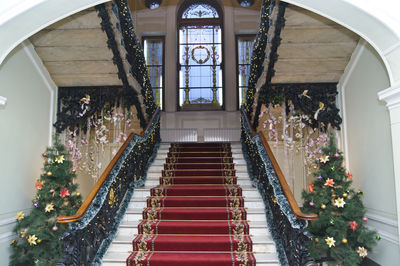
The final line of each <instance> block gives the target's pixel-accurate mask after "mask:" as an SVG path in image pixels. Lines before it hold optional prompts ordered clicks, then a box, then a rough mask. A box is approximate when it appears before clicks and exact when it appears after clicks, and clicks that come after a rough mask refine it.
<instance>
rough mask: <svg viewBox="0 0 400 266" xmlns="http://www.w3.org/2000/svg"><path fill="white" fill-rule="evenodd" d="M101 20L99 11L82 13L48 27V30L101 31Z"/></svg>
mask: <svg viewBox="0 0 400 266" xmlns="http://www.w3.org/2000/svg"><path fill="white" fill-rule="evenodd" d="M100 23H101V19H100V18H99V17H98V16H97V11H87V10H84V11H81V12H79V13H77V14H74V15H72V16H69V17H67V18H65V19H63V20H61V21H59V22H56V23H54V24H52V25H50V26H48V27H47V29H55V30H65V29H100V28H101V25H100Z"/></svg>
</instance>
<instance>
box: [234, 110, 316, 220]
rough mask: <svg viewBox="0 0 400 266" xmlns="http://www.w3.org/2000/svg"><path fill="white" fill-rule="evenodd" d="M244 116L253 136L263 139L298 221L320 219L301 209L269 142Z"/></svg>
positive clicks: (243, 113)
mask: <svg viewBox="0 0 400 266" xmlns="http://www.w3.org/2000/svg"><path fill="white" fill-rule="evenodd" d="M242 116H243V117H244V119H245V122H246V123H247V125H248V126H249V128H250V130H251V134H252V135H253V136H255V135H257V134H258V135H259V136H260V138H261V141H262V143H263V144H264V148H265V150H266V151H267V154H268V157H269V159H270V161H271V164H272V167H273V168H274V171H275V173H276V176H277V177H278V180H279V182H280V184H281V187H282V190H283V193H284V194H285V196H286V199H287V201H288V203H289V206H290V209H291V210H292V212H293V214H294V215H295V216H296V217H297V218H298V219H302V220H316V219H318V215H317V214H315V213H308V214H307V213H303V212H302V211H301V210H300V208H299V205H298V204H297V201H296V199H295V198H294V196H293V193H292V191H291V189H290V187H289V185H288V183H287V182H286V178H285V176H284V175H283V173H282V170H281V168H280V167H279V164H278V161H277V160H276V158H275V155H274V154H273V152H272V150H271V147H270V146H269V144H268V141H267V140H266V139H265V137H264V134H262V133H260V132H258V133H257V132H256V131H254V129H253V127H252V126H251V124H250V122H249V118H248V117H247V115H246V114H245V112H242Z"/></svg>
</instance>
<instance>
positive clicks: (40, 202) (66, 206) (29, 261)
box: [10, 136, 82, 265]
mask: <svg viewBox="0 0 400 266" xmlns="http://www.w3.org/2000/svg"><path fill="white" fill-rule="evenodd" d="M55 139H56V141H55V144H54V146H53V147H51V148H47V150H46V152H44V153H43V154H42V156H43V158H44V168H43V170H44V171H43V174H41V176H40V178H39V179H38V180H37V181H36V183H35V188H36V196H35V198H34V200H33V201H32V203H33V207H32V211H31V213H30V214H29V215H25V214H24V213H23V212H18V213H17V216H16V219H17V225H16V226H15V228H14V232H15V233H16V234H17V239H15V240H13V241H12V242H11V246H12V248H13V253H12V254H11V257H10V265H55V264H56V263H58V262H59V260H60V259H61V257H62V256H63V254H64V247H63V243H62V241H61V240H60V237H61V236H62V235H63V233H64V232H65V231H66V230H67V229H68V225H67V224H57V217H58V216H60V215H67V216H69V215H73V214H75V212H76V211H77V210H78V208H79V206H80V205H81V203H82V200H81V196H80V194H79V193H78V192H76V190H77V187H78V185H77V184H74V183H73V179H74V178H75V177H76V175H75V172H74V171H72V170H71V169H72V162H71V161H70V160H68V157H69V155H68V152H67V150H66V149H65V147H64V146H63V145H62V144H61V143H60V141H59V139H58V137H57V136H56V138H55Z"/></svg>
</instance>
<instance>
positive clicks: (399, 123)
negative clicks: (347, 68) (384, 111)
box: [378, 84, 400, 237]
mask: <svg viewBox="0 0 400 266" xmlns="http://www.w3.org/2000/svg"><path fill="white" fill-rule="evenodd" d="M378 96H379V99H380V100H384V101H386V103H387V105H386V106H387V107H388V109H389V115H390V126H391V133H392V147H393V166H394V178H395V186H396V205H397V226H398V227H397V228H400V84H396V85H394V86H392V87H391V88H388V89H386V90H383V91H381V92H379V93H378ZM398 232H399V237H400V230H398Z"/></svg>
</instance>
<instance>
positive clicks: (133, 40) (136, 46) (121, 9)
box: [112, 0, 157, 117]
mask: <svg viewBox="0 0 400 266" xmlns="http://www.w3.org/2000/svg"><path fill="white" fill-rule="evenodd" d="M114 3H115V5H113V6H112V9H113V12H114V13H115V15H116V16H117V17H118V20H119V22H120V25H119V27H118V25H117V28H118V29H120V30H121V34H122V38H123V46H124V47H125V50H126V52H127V53H126V59H127V60H128V62H129V64H130V65H131V69H130V73H131V74H132V75H133V76H134V77H135V79H136V80H137V81H138V83H139V84H140V85H141V86H142V90H141V93H142V95H143V98H144V104H145V107H146V113H147V115H148V116H149V117H151V116H152V114H153V113H154V111H155V110H156V108H157V106H156V104H155V102H154V99H153V90H152V88H151V84H150V79H149V75H148V71H147V67H146V61H145V58H144V54H143V49H142V47H141V44H140V42H139V40H138V39H137V37H136V33H135V29H134V25H133V22H132V17H131V13H130V10H129V7H128V3H127V1H126V0H114Z"/></svg>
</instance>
